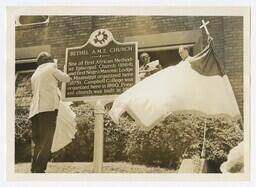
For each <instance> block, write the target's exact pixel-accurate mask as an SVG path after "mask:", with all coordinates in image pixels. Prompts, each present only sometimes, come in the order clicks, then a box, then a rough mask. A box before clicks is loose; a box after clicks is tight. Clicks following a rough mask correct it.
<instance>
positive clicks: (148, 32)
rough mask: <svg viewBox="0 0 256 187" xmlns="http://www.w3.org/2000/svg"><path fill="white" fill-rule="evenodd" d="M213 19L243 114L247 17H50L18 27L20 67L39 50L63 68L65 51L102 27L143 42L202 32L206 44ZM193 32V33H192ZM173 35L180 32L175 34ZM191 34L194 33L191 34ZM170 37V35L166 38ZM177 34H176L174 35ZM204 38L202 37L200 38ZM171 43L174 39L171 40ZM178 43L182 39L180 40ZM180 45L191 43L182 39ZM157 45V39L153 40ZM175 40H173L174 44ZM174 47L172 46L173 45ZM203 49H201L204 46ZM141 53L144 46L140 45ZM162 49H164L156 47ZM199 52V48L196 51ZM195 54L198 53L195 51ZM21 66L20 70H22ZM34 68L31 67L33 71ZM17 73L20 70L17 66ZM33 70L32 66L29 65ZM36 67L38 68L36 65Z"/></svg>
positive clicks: (219, 52) (218, 47) (120, 37)
mask: <svg viewBox="0 0 256 187" xmlns="http://www.w3.org/2000/svg"><path fill="white" fill-rule="evenodd" d="M202 19H204V20H209V21H210V24H209V25H208V30H209V32H210V33H211V36H212V37H213V38H214V41H215V42H214V43H215V48H216V52H217V55H218V56H219V58H220V59H221V61H222V62H223V63H224V67H225V70H226V73H227V74H228V76H229V79H230V82H231V85H232V87H233V90H234V93H235V96H236V99H237V102H238V105H239V108H240V111H241V113H242V112H243V17H221V16H214V17H209V16H208V17H201V16H50V17H49V22H48V23H46V24H38V25H26V26H18V27H16V32H15V34H16V36H15V37H16V64H19V65H21V66H22V67H26V66H24V64H22V60H26V59H27V60H29V59H31V60H32V61H31V62H33V63H34V61H33V59H35V57H36V54H35V53H33V50H35V49H43V48H44V47H46V46H47V49H48V50H49V51H50V52H51V53H52V54H54V57H55V58H57V59H58V61H59V63H58V64H59V66H60V67H59V68H60V69H62V68H63V66H64V62H65V50H66V48H69V47H75V46H81V45H83V44H84V43H86V42H87V40H88V39H89V37H90V34H91V33H92V32H93V31H94V30H96V29H99V28H104V29H108V30H110V31H111V32H112V34H113V36H114V37H115V39H116V40H117V41H120V42H124V41H128V40H131V39H134V38H135V39H136V38H138V40H139V41H140V40H143V37H142V38H140V36H148V38H149V40H150V38H151V36H152V37H153V36H155V37H160V38H161V36H164V37H168V36H170V37H171V36H176V35H177V36H179V35H187V37H188V36H189V33H186V31H191V33H192V37H189V38H190V39H191V38H192V39H193V33H199V37H198V38H197V40H198V41H199V43H200V42H201V43H202V46H203V45H205V44H206V39H207V37H206V35H205V33H204V32H202V31H200V29H199V26H200V25H201V20H202ZM192 31H193V32H192ZM173 33H176V35H174V34H173ZM191 33H190V34H191ZM166 34H167V35H166ZM172 34H173V35H172ZM200 35H201V36H200ZM170 40H171V39H170ZM177 41H178V40H177ZM180 41H181V42H179V43H177V42H176V43H175V44H174V46H175V45H177V44H187V43H190V42H191V41H189V39H188V42H186V41H182V38H180ZM150 42H151V43H154V42H155V43H157V39H156V40H154V41H149V42H148V45H149V46H147V47H151V46H150V45H151V43H150ZM171 42H172V41H170V43H171ZM170 45H172V44H170ZM202 46H200V48H201V47H202ZM138 47H139V49H140V50H141V51H143V50H144V49H146V47H145V46H144V47H145V48H143V44H142V43H140V42H139V43H138ZM152 47H158V48H159V49H161V47H163V46H157V45H156V46H152ZM194 50H196V48H194ZM194 52H195V51H194ZM21 66H20V67H21ZM31 67H32V66H30V68H31ZM16 68H17V69H16V71H19V70H20V69H19V67H18V66H17V65H16ZM28 68H29V66H28ZM33 68H34V66H33ZM216 89H217V88H216Z"/></svg>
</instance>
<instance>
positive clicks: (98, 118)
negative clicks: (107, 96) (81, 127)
mask: <svg viewBox="0 0 256 187" xmlns="http://www.w3.org/2000/svg"><path fill="white" fill-rule="evenodd" d="M94 115H95V128H94V150H93V171H94V172H97V173H101V172H102V165H103V150H104V149H103V147H104V142H103V140H104V118H103V117H104V116H103V115H104V105H103V103H102V102H101V101H100V100H98V101H97V102H96V104H95V106H94Z"/></svg>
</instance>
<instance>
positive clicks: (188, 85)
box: [7, 7, 250, 180]
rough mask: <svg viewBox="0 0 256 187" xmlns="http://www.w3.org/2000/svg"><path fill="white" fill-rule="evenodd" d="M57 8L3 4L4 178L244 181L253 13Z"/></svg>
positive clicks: (247, 164)
mask: <svg viewBox="0 0 256 187" xmlns="http://www.w3.org/2000/svg"><path fill="white" fill-rule="evenodd" d="M36 8H37V9H38V10H42V8H41V9H40V7H36ZM59 9H60V11H59V12H57V13H56V14H54V12H53V11H51V10H52V9H51V8H49V11H47V8H44V11H38V13H36V11H31V9H30V8H29V7H23V8H18V7H9V9H8V11H7V15H9V16H8V21H11V22H12V23H13V24H12V25H13V27H14V28H13V32H10V33H9V36H10V37H11V38H12V39H11V40H10V43H11V42H12V43H14V45H12V44H9V47H8V48H7V53H10V54H11V55H13V59H11V61H10V62H8V63H9V64H10V63H12V65H9V67H10V68H11V69H12V71H7V74H9V76H10V80H11V81H9V82H8V84H10V87H12V89H13V90H14V93H15V94H13V95H9V96H8V98H9V99H10V100H12V102H10V110H9V112H8V115H9V119H12V120H10V121H7V123H8V128H7V132H10V133H11V134H10V135H8V139H9V140H10V142H8V146H7V147H8V149H9V150H10V151H8V153H7V154H8V156H7V157H8V159H10V161H12V162H10V163H13V165H11V166H9V169H8V171H9V173H11V175H13V176H15V175H16V176H17V175H19V174H25V175H26V176H29V177H31V178H32V179H33V177H37V176H38V174H40V175H39V176H49V175H48V174H72V175H73V174H74V175H79V176H81V174H95V175H97V174H118V175H119V176H120V175H121V176H122V175H126V174H136V176H137V177H140V175H142V174H147V176H149V177H150V175H154V174H157V175H158V176H161V175H164V176H165V178H167V180H168V176H170V178H176V177H177V178H179V179H180V180H182V176H184V174H189V176H190V177H192V178H193V176H197V177H198V178H200V176H204V175H205V174H211V175H210V176H209V177H210V178H211V179H212V177H215V176H216V177H219V178H221V179H224V180H225V176H229V177H228V179H229V180H246V179H247V180H248V176H249V173H250V171H249V168H250V160H249V155H250V153H249V135H250V131H249V129H250V128H249V107H250V106H249V63H250V58H249V54H250V53H249V52H250V50H249V48H248V46H249V33H250V30H249V29H250V24H249V17H248V15H249V12H250V9H249V8H242V7H240V8H239V7H236V8H221V7H219V8H214V10H213V8H210V7H209V8H200V9H197V8H190V9H189V8H184V13H183V14H181V13H180V11H176V12H175V11H172V10H173V9H172V8H162V9H161V8H155V9H154V8H152V11H150V10H147V11H145V12H143V8H138V9H135V10H133V11H130V10H129V8H123V9H120V10H118V11H117V9H116V8H113V11H111V8H109V11H107V12H104V11H103V13H102V11H99V10H97V9H93V8H92V9H91V10H90V9H89V8H87V9H85V11H84V12H85V13H82V12H83V11H82V10H83V8H82V7H81V9H82V10H80V9H79V8H77V9H76V8H74V7H73V8H71V7H70V9H71V10H72V11H70V12H69V11H67V7H66V8H64V7H60V8H59ZM180 9H182V8H180ZM86 10H88V12H86ZM76 11H77V12H76ZM122 11H124V12H125V13H123V12H122ZM74 12H76V13H74ZM150 12H151V13H150ZM191 12H193V14H192V13H191ZM104 13H105V14H104ZM9 50H10V51H9ZM11 97H12V98H11ZM7 120H8V118H7ZM202 174H204V175H202ZM60 176H61V175H60ZM65 176H67V175H65ZM207 176H208V175H207ZM180 177H181V178H180ZM226 179H227V177H226Z"/></svg>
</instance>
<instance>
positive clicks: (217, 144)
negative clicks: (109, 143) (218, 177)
mask: <svg viewBox="0 0 256 187" xmlns="http://www.w3.org/2000/svg"><path fill="white" fill-rule="evenodd" d="M205 122H206V127H207V134H206V150H207V155H206V159H207V160H210V161H213V162H215V163H218V164H219V163H222V162H223V161H224V160H225V159H226V157H227V153H228V152H229V150H230V149H231V148H232V147H234V146H235V145H237V144H238V142H240V141H242V137H243V134H242V131H241V130H240V129H239V127H238V125H237V124H236V123H232V122H231V123H228V121H227V120H225V119H224V118H221V117H214V118H205V117H200V116H198V115H194V114H175V115H174V114H171V115H169V116H168V117H167V118H166V119H165V120H164V121H162V122H161V123H160V124H159V125H157V126H156V127H154V128H153V129H152V130H150V131H142V130H140V129H136V128H135V129H134V130H133V131H132V132H130V134H129V140H128V141H127V146H126V153H127V155H128V159H129V161H131V162H133V163H137V164H147V165H157V166H164V167H178V166H179V164H180V162H181V160H182V159H183V158H192V156H193V155H200V153H201V148H202V143H203V132H204V123H205Z"/></svg>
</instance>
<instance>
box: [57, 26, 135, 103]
mask: <svg viewBox="0 0 256 187" xmlns="http://www.w3.org/2000/svg"><path fill="white" fill-rule="evenodd" d="M136 61H137V43H136V42H129V43H119V42H117V41H115V40H114V38H113V36H112V34H111V32H110V31H108V30H105V29H99V30H96V31H94V32H93V33H92V34H91V36H90V39H89V40H88V42H87V43H86V44H85V45H83V46H81V47H73V48H67V49H66V62H65V71H66V72H67V74H68V75H69V76H70V77H71V81H70V82H69V83H67V84H64V87H63V89H62V92H63V95H64V99H65V100H68V101H77V100H83V101H92V100H93V101H96V100H106V99H107V100H109V99H114V98H115V97H116V96H117V95H119V94H121V93H122V92H124V91H125V90H126V89H128V88H130V87H131V86H133V85H134V84H135V83H136V81H137V79H138V78H137V75H138V72H137V71H138V63H136Z"/></svg>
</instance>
